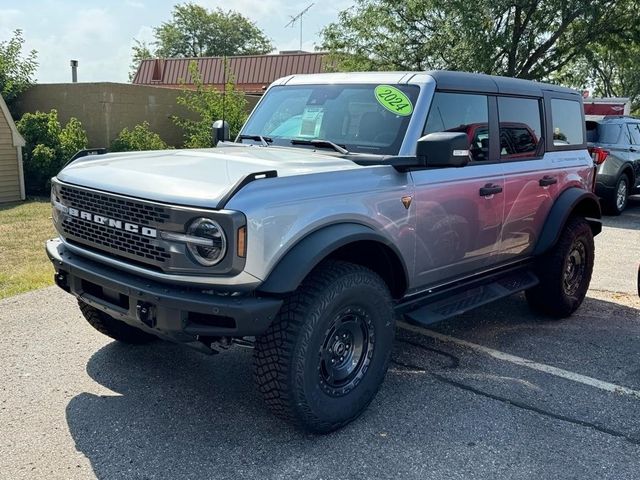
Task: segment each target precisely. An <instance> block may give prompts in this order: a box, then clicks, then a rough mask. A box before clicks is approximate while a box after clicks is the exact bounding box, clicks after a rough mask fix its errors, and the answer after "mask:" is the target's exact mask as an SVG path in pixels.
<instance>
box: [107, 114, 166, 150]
mask: <svg viewBox="0 0 640 480" xmlns="http://www.w3.org/2000/svg"><path fill="white" fill-rule="evenodd" d="M166 148H167V144H166V143H165V142H164V140H162V138H160V135H158V134H157V133H155V132H153V131H151V129H150V128H149V122H146V121H145V122H142V124H140V125H136V126H135V127H133V128H132V129H131V130H129V129H128V128H123V129H122V131H121V132H120V133H119V134H118V136H117V137H116V138H115V139H114V140H113V142H111V148H110V150H111V151H112V152H130V151H141V150H165V149H166Z"/></svg>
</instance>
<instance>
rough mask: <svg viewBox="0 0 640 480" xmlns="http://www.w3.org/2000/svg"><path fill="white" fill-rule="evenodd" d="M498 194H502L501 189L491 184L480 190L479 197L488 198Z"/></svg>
mask: <svg viewBox="0 0 640 480" xmlns="http://www.w3.org/2000/svg"><path fill="white" fill-rule="evenodd" d="M500 192H502V187H501V186H500V185H493V184H491V183H487V184H486V185H485V186H484V187H482V188H480V196H481V197H488V196H490V195H495V194H496V193H500Z"/></svg>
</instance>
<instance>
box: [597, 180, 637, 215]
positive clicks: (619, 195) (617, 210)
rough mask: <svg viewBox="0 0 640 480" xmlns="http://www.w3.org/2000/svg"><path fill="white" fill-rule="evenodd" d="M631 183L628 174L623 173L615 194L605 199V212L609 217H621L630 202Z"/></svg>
mask: <svg viewBox="0 0 640 480" xmlns="http://www.w3.org/2000/svg"><path fill="white" fill-rule="evenodd" d="M630 186H631V181H630V180H629V176H628V175H627V174H626V173H622V174H621V175H620V177H619V178H618V181H617V182H616V188H615V190H614V191H613V193H612V194H611V195H610V196H609V197H607V198H605V199H604V205H603V207H604V210H605V211H606V213H608V214H609V215H615V216H618V215H620V214H621V213H622V212H623V211H624V209H625V208H627V202H628V200H629V192H630V191H631V187H630Z"/></svg>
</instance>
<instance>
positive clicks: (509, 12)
mask: <svg viewBox="0 0 640 480" xmlns="http://www.w3.org/2000/svg"><path fill="white" fill-rule="evenodd" d="M639 6H640V1H639V0H592V1H590V2H585V1H582V0H540V1H538V0H477V1H475V2H467V1H464V0H356V5H355V6H354V7H352V8H350V9H347V10H344V11H342V12H341V13H340V15H339V19H338V21H337V22H335V23H332V24H330V25H328V26H327V27H326V28H325V29H324V30H323V32H322V38H323V41H322V46H321V48H323V49H326V50H328V51H329V52H330V53H331V54H332V55H333V57H334V60H335V62H336V64H337V66H338V68H344V69H361V70H378V69H380V70H382V69H398V70H427V69H451V70H466V71H473V72H483V73H489V74H497V75H506V76H512V77H520V78H528V79H550V78H551V77H553V75H554V74H555V73H557V72H559V71H561V70H562V69H564V68H566V67H567V66H568V65H570V64H572V63H573V62H576V61H578V60H579V59H580V58H583V57H584V55H585V54H586V52H588V51H589V49H590V48H591V47H592V46H593V45H595V44H597V43H598V42H600V41H602V40H603V39H605V38H625V37H628V36H630V35H631V36H633V35H635V32H634V31H635V30H637V29H638V22H636V20H635V15H636V14H635V12H637V11H638V8H639Z"/></svg>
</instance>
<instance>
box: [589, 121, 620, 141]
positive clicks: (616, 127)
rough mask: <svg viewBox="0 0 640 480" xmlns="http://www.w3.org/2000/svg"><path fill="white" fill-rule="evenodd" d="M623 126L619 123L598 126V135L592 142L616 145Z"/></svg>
mask: <svg viewBox="0 0 640 480" xmlns="http://www.w3.org/2000/svg"><path fill="white" fill-rule="evenodd" d="M622 127H623V125H622V124H621V123H606V124H600V125H598V135H597V138H596V139H595V140H594V142H598V143H618V142H619V141H620V132H621V131H622Z"/></svg>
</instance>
